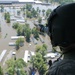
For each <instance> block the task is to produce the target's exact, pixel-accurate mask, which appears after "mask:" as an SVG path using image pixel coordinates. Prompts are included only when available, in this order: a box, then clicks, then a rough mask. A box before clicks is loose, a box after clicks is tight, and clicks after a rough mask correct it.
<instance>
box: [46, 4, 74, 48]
mask: <svg viewBox="0 0 75 75" xmlns="http://www.w3.org/2000/svg"><path fill="white" fill-rule="evenodd" d="M47 25H48V28H49V32H50V38H51V43H52V45H53V46H60V47H62V48H69V47H71V46H74V47H75V3H70V4H66V5H61V6H58V7H57V8H56V9H54V10H53V11H52V13H51V14H50V16H49V18H48V24H47Z"/></svg>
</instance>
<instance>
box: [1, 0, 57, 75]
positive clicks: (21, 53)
mask: <svg viewBox="0 0 75 75" xmlns="http://www.w3.org/2000/svg"><path fill="white" fill-rule="evenodd" d="M14 2H15V1H14ZM27 4H28V3H26V2H24V3H23V2H19V3H17V2H15V3H13V4H11V2H9V4H5V2H4V4H1V5H0V29H1V30H0V66H1V67H2V68H3V71H4V75H29V71H30V70H32V69H29V67H32V66H33V65H32V64H34V62H33V61H34V60H33V61H30V60H31V59H32V58H33V56H35V55H37V56H38V53H40V51H39V50H40V49H42V50H43V53H45V52H46V53H45V57H47V56H46V55H47V53H50V52H51V51H52V45H51V42H50V37H49V36H48V35H47V33H46V32H39V31H38V34H39V37H38V38H37V39H36V38H35V37H34V34H37V33H34V32H37V31H34V32H32V31H30V33H31V34H30V35H28V36H30V38H29V39H30V41H27V39H28V38H27V36H26V35H27V32H28V31H27V32H26V31H24V33H23V35H22V34H19V33H20V32H19V29H15V28H13V26H15V24H18V26H19V27H20V26H21V27H22V29H23V30H25V29H24V27H25V25H28V26H27V27H29V30H33V29H37V26H36V25H35V23H36V24H37V25H39V24H42V25H44V26H45V25H46V23H47V18H48V15H49V14H48V15H47V11H48V10H51V11H52V10H53V9H54V8H56V7H57V6H58V5H54V4H46V3H41V1H38V2H36V1H35V3H34V2H31V1H30V2H29V6H31V7H32V8H31V7H29V6H27ZM26 6H27V7H28V8H30V9H27V7H26ZM32 10H33V11H34V12H35V13H37V14H36V15H35V13H34V12H32ZM27 12H28V13H27ZM7 13H8V14H9V15H10V22H9V23H7V22H8V21H7V19H5V14H7ZM32 13H34V15H35V16H34V15H33V16H34V17H33V16H29V15H30V14H31V15H32ZM49 13H50V12H49ZM39 17H41V22H40V21H39V20H38V19H39ZM7 18H8V17H7ZM22 29H20V31H21V30H22ZM26 30H27V29H26ZM42 34H43V35H42ZM20 38H21V39H23V45H22V46H20V44H19V46H18V45H17V43H16V41H17V40H18V39H20ZM16 47H18V49H16ZM37 47H38V48H37ZM42 47H45V48H46V49H45V48H44V49H43V48H42ZM45 50H46V51H45ZM37 52H38V53H37ZM39 56H40V55H39ZM56 56H57V53H56V54H52V56H51V55H50V56H48V58H49V57H51V59H53V58H54V57H56ZM31 57H32V58H31ZM56 58H57V57H56ZM18 59H21V61H22V60H23V61H24V62H25V63H26V64H27V67H23V68H24V69H23V68H22V67H19V64H20V63H17V65H18V66H16V67H15V69H17V70H15V71H14V73H12V74H11V73H10V72H9V71H11V69H10V70H9V69H7V68H9V65H11V63H10V62H9V61H11V62H12V65H13V63H14V60H15V62H17V61H16V60H18ZM33 59H34V58H33ZM42 61H43V60H42ZM46 61H47V60H46ZM18 62H19V61H18ZM30 62H31V64H30ZM22 65H24V64H23V62H22ZM22 65H20V66H22ZM46 65H48V64H47V63H46ZM14 66H15V65H14ZM18 68H19V69H20V70H21V69H23V71H24V72H25V74H20V73H22V72H21V71H20V70H19V69H18ZM6 69H7V70H6ZM33 71H34V70H32V72H33ZM38 71H39V70H37V72H36V75H39V72H38ZM32 72H31V73H32ZM16 73H17V74H16ZM18 73H19V74H18ZM0 75H1V74H0ZM30 75H32V74H30ZM34 75H35V74H34Z"/></svg>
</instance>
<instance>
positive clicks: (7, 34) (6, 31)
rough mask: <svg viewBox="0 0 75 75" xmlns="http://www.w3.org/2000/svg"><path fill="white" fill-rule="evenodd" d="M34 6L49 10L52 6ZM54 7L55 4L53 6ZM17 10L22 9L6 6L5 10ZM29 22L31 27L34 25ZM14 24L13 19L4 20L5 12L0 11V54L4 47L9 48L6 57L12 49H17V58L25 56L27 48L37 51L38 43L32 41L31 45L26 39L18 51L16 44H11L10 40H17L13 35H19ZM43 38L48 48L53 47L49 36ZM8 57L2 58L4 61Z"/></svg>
mask: <svg viewBox="0 0 75 75" xmlns="http://www.w3.org/2000/svg"><path fill="white" fill-rule="evenodd" d="M33 7H34V8H35V9H36V8H37V7H39V8H41V10H42V9H46V10H47V9H48V8H51V6H41V5H33ZM54 8H55V7H54ZM52 9H53V6H52ZM17 10H20V9H13V8H11V9H10V8H7V7H5V11H8V12H9V13H10V14H13V13H14V12H15V13H16V12H17ZM21 16H22V15H21ZM28 23H29V24H30V27H31V28H32V27H34V25H33V23H31V22H30V21H28ZM12 24H13V21H11V23H6V21H5V20H4V14H3V13H1V12H0V25H1V33H0V35H1V38H0V54H1V53H2V51H3V50H4V49H6V50H7V53H6V55H5V56H6V57H7V56H9V54H10V51H12V52H13V51H15V52H16V57H17V58H23V57H24V52H25V50H31V51H35V47H36V45H34V43H33V42H30V43H31V46H29V43H27V42H26V41H25V43H24V46H23V47H20V49H19V50H18V51H17V50H15V47H14V46H9V42H15V41H16V40H11V36H16V35H17V33H16V30H14V29H13V28H12ZM43 38H44V40H45V43H46V44H47V45H48V50H50V49H51V44H50V39H49V37H48V36H46V37H43ZM38 42H39V43H38V44H39V45H41V44H42V43H41V42H40V41H38ZM6 57H4V59H3V60H2V61H3V62H4V61H5V60H6ZM4 63H5V62H4Z"/></svg>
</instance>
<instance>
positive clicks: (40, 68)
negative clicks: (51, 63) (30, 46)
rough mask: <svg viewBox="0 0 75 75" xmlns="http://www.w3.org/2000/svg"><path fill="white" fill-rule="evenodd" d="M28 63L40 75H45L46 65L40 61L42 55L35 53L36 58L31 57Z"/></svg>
mask: <svg viewBox="0 0 75 75" xmlns="http://www.w3.org/2000/svg"><path fill="white" fill-rule="evenodd" d="M30 62H31V63H32V64H33V67H34V68H37V69H38V71H39V74H40V75H45V73H46V71H47V65H46V63H45V61H44V60H43V59H42V55H41V54H40V53H36V56H33V57H32V58H31V61H30Z"/></svg>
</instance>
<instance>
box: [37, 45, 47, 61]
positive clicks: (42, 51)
mask: <svg viewBox="0 0 75 75" xmlns="http://www.w3.org/2000/svg"><path fill="white" fill-rule="evenodd" d="M36 52H39V53H40V54H41V55H42V58H43V60H44V61H46V59H45V57H44V56H45V55H46V54H47V45H46V44H43V45H42V46H40V45H37V46H36Z"/></svg>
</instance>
